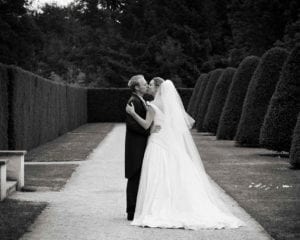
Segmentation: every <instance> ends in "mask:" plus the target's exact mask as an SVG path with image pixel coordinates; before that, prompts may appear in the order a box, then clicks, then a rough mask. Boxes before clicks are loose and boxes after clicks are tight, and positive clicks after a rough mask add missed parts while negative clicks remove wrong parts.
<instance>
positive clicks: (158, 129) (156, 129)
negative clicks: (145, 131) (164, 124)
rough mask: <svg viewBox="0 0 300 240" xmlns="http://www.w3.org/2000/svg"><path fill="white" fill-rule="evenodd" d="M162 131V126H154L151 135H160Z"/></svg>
mask: <svg viewBox="0 0 300 240" xmlns="http://www.w3.org/2000/svg"><path fill="white" fill-rule="evenodd" d="M160 129H161V126H159V125H153V127H152V128H151V131H150V133H158V132H159V131H160Z"/></svg>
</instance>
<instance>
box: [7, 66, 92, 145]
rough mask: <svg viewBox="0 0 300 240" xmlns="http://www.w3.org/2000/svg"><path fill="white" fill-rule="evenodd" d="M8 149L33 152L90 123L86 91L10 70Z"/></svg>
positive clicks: (14, 68)
mask: <svg viewBox="0 0 300 240" xmlns="http://www.w3.org/2000/svg"><path fill="white" fill-rule="evenodd" d="M8 72H9V78H10V79H9V88H8V95H9V99H10V100H9V101H10V102H11V105H10V107H9V116H10V120H11V122H10V125H9V134H10V136H9V149H27V150H28V149H31V148H34V147H36V146H38V145H40V144H43V143H45V142H47V141H49V140H52V139H54V138H56V137H58V136H59V135H61V134H64V133H66V132H68V131H70V130H71V129H74V128H76V127H77V126H80V125H82V124H84V123H86V121H87V105H86V104H87V102H86V90H85V89H83V88H75V87H71V86H66V85H62V84H57V83H54V82H52V81H48V80H46V79H44V78H41V77H39V76H37V75H34V74H32V73H30V72H27V71H24V70H22V69H20V68H17V67H12V66H9V67H8Z"/></svg>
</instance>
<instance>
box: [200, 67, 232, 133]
mask: <svg viewBox="0 0 300 240" xmlns="http://www.w3.org/2000/svg"><path fill="white" fill-rule="evenodd" d="M235 71H236V69H235V68H232V67H228V68H226V69H225V70H224V71H223V73H222V75H221V76H220V77H219V80H218V82H217V84H216V86H215V89H214V91H213V94H212V97H211V100H210V102H209V105H208V109H207V113H206V115H205V118H204V122H203V129H204V130H206V131H208V132H212V133H216V131H217V128H218V123H219V119H220V116H221V113H222V109H223V106H224V103H225V101H226V97H227V93H228V89H229V87H230V84H231V82H232V78H233V75H234V73H235Z"/></svg>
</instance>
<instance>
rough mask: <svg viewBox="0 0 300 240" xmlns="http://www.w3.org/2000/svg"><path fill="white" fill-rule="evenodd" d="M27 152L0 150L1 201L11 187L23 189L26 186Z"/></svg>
mask: <svg viewBox="0 0 300 240" xmlns="http://www.w3.org/2000/svg"><path fill="white" fill-rule="evenodd" d="M25 154H26V151H0V201H1V200H3V199H4V198H5V197H6V196H7V194H8V192H9V191H10V188H13V187H15V188H16V190H21V189H22V187H24V158H25ZM14 183H15V184H14Z"/></svg>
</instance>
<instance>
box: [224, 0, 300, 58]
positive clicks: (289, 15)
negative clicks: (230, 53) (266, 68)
mask: <svg viewBox="0 0 300 240" xmlns="http://www.w3.org/2000/svg"><path fill="white" fill-rule="evenodd" d="M299 9H300V3H299V1H296V0H295V1H294V0H293V1H288V2H287V1H285V0H278V1H272V0H257V1H239V0H233V1H232V2H231V3H230V4H229V11H228V14H229V23H230V25H231V29H232V35H233V42H234V47H236V48H245V49H246V52H247V53H248V54H253V55H258V56H260V55H262V54H263V53H264V52H265V51H266V50H267V49H269V48H270V47H272V45H273V43H274V42H275V41H277V40H278V39H281V38H282V37H283V35H284V31H285V26H286V25H287V24H288V23H290V22H294V21H295V20H296V19H297V15H298V13H299ZM270 26H271V27H270Z"/></svg>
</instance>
